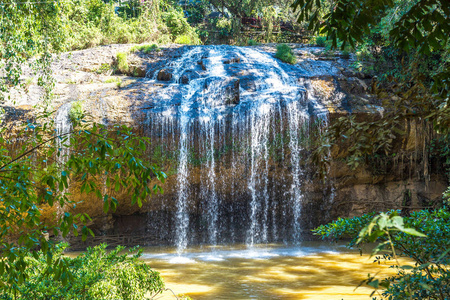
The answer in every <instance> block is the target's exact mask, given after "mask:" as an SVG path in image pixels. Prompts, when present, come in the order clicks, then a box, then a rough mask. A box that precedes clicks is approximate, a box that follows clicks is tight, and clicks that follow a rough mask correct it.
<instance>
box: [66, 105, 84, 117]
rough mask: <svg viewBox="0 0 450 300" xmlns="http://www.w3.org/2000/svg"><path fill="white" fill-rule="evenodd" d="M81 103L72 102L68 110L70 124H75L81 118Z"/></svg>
mask: <svg viewBox="0 0 450 300" xmlns="http://www.w3.org/2000/svg"><path fill="white" fill-rule="evenodd" d="M83 114H84V112H83V103H82V102H81V101H75V102H72V106H71V107H70V110H69V118H70V120H71V121H72V122H77V121H78V120H81V119H82V118H83Z"/></svg>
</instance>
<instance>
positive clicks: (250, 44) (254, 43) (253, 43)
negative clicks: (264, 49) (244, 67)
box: [247, 39, 259, 46]
mask: <svg viewBox="0 0 450 300" xmlns="http://www.w3.org/2000/svg"><path fill="white" fill-rule="evenodd" d="M247 45H249V46H258V45H259V43H258V42H257V41H255V40H253V39H249V40H248V41H247Z"/></svg>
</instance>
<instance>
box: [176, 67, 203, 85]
mask: <svg viewBox="0 0 450 300" xmlns="http://www.w3.org/2000/svg"><path fill="white" fill-rule="evenodd" d="M197 78H200V74H199V73H198V72H196V71H194V70H187V71H185V72H184V73H183V74H182V75H181V77H180V83H182V84H188V83H189V82H190V81H191V80H193V79H197Z"/></svg>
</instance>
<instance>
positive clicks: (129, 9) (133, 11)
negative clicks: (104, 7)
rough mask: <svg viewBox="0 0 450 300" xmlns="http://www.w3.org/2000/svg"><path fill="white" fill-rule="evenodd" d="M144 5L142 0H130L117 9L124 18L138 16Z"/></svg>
mask: <svg viewBox="0 0 450 300" xmlns="http://www.w3.org/2000/svg"><path fill="white" fill-rule="evenodd" d="M142 11H143V5H141V1H140V0H128V1H126V2H123V3H122V5H121V6H119V7H118V9H117V14H118V15H119V16H120V17H122V18H124V19H131V18H137V17H139V16H140V15H141V14H142Z"/></svg>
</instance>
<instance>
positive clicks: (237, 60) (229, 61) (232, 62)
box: [223, 57, 241, 65]
mask: <svg viewBox="0 0 450 300" xmlns="http://www.w3.org/2000/svg"><path fill="white" fill-rule="evenodd" d="M240 62H241V58H239V57H233V58H230V59H227V60H225V61H224V62H223V63H224V64H225V65H229V64H234V63H240Z"/></svg>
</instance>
